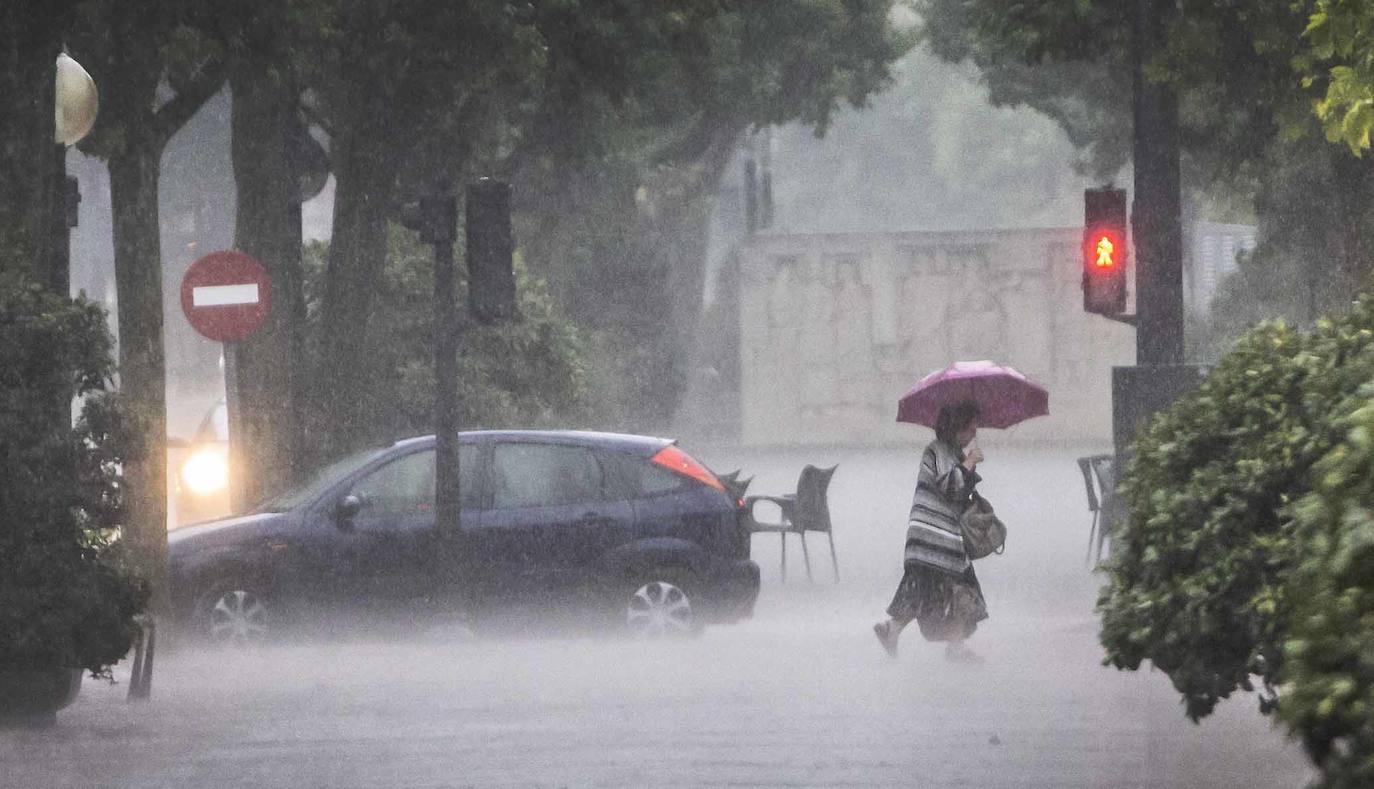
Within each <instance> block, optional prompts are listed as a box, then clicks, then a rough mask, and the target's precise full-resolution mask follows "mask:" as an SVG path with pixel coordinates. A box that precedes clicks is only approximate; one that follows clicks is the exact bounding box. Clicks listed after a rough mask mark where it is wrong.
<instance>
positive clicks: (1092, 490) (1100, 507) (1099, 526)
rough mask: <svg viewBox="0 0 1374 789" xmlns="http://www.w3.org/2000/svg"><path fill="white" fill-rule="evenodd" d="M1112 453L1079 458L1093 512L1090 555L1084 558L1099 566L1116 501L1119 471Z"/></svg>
mask: <svg viewBox="0 0 1374 789" xmlns="http://www.w3.org/2000/svg"><path fill="white" fill-rule="evenodd" d="M1114 461H1115V458H1113V457H1112V456H1111V455H1088V456H1087V457H1081V458H1079V459H1078V470H1079V471H1080V472H1082V474H1083V487H1084V489H1085V490H1086V491H1087V494H1088V509H1089V511H1091V512H1092V514H1093V520H1092V526H1091V527H1089V529H1088V555H1087V557H1086V558H1085V559H1084V561H1085V562H1086V563H1087V564H1088V566H1090V567H1096V566H1097V565H1098V563H1100V562H1101V561H1102V547H1103V544H1104V543H1105V542H1106V541H1107V536H1108V532H1109V531H1110V529H1111V520H1110V516H1111V514H1112V513H1113V512H1114V505H1115V503H1116V472H1115V469H1114V467H1113V466H1114Z"/></svg>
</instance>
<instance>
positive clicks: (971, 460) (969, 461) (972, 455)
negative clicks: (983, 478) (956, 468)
mask: <svg viewBox="0 0 1374 789" xmlns="http://www.w3.org/2000/svg"><path fill="white" fill-rule="evenodd" d="M982 462H983V450H982V449H981V448H979V447H974V448H973V449H970V450H969V451H968V454H967V455H965V456H964V468H966V469H968V470H969V471H973V470H974V469H976V468H978V464H979V463H982Z"/></svg>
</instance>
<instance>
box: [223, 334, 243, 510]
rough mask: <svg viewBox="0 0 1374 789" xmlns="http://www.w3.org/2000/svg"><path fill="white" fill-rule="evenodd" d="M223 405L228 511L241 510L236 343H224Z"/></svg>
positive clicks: (240, 428) (240, 417)
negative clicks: (226, 425) (226, 431)
mask: <svg viewBox="0 0 1374 789" xmlns="http://www.w3.org/2000/svg"><path fill="white" fill-rule="evenodd" d="M224 405H225V409H226V410H227V411H228V416H229V458H228V459H229V511H230V512H232V513H235V514H237V513H239V512H242V511H243V503H244V502H243V473H242V469H241V468H240V465H241V464H240V458H242V457H243V455H244V453H243V451H242V444H243V432H242V428H243V415H242V413H241V412H240V410H239V360H238V343H236V342H226V343H224Z"/></svg>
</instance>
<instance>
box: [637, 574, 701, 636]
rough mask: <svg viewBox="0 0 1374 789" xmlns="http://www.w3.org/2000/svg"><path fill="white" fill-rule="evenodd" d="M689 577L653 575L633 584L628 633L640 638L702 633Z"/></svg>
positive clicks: (681, 575)
mask: <svg viewBox="0 0 1374 789" xmlns="http://www.w3.org/2000/svg"><path fill="white" fill-rule="evenodd" d="M692 588H693V584H692V583H691V580H690V578H687V577H685V576H684V575H683V574H681V573H673V572H662V573H651V574H648V575H646V576H644V577H643V578H641V579H640V580H639V581H638V582H636V583H634V584H631V586H630V594H629V599H628V600H627V601H626V603H625V627H626V630H627V631H628V632H629V633H630V634H631V635H633V636H635V637H637V638H645V639H661V638H674V637H683V636H691V635H695V634H697V633H699V632H700V631H701V620H700V617H699V616H698V611H696V610H694V609H693V598H692V594H691V590H692Z"/></svg>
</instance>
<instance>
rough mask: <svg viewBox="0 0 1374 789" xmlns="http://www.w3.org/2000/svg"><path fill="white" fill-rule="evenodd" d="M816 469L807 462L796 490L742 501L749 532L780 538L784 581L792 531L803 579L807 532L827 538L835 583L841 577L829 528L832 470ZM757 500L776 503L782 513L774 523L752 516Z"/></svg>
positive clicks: (808, 572)
mask: <svg viewBox="0 0 1374 789" xmlns="http://www.w3.org/2000/svg"><path fill="white" fill-rule="evenodd" d="M836 468H838V466H831V467H830V468H817V467H816V466H812V465H809V464H808V465H807V466H806V468H804V469H802V472H801V476H799V477H798V478H797V491H796V492H795V493H789V494H785V495H782V496H749V497H747V498H746V499H745V500H744V502H745V506H747V507H748V509H749V530H750V531H751V532H765V533H770V532H771V533H776V534H777V535H778V536H779V538H780V540H781V548H782V558H781V569H782V580H783V581H786V580H787V535H789V534H795V535H797V536H798V537H800V538H801V544H802V558H803V559H804V560H805V562H806V578H807V580H812V577H811V554H810V551H809V550H808V548H807V545H806V533H807V532H809V531H818V532H825V536H826V537H827V538H828V539H829V541H830V562H831V565H832V567H833V568H834V574H835V582H836V583H838V582H839V580H840V563H839V560H838V559H837V558H836V556H835V535H834V533H833V532H832V531H831V529H830V502H829V499H828V497H827V491H828V490H829V488H830V478H831V477H832V476H834V474H835V469H836ZM760 501H766V502H770V503H772V504H776V505H777V506H778V509H779V510H780V511H781V513H782V516H781V518H780V519H779V521H778V522H777V523H768V522H760V521H759V520H758V519H756V518H755V517H754V505H756V504H757V503H758V502H760Z"/></svg>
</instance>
